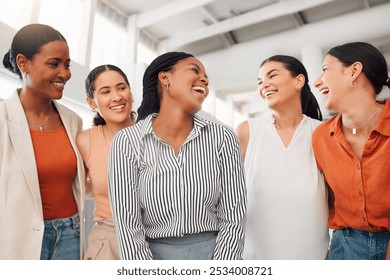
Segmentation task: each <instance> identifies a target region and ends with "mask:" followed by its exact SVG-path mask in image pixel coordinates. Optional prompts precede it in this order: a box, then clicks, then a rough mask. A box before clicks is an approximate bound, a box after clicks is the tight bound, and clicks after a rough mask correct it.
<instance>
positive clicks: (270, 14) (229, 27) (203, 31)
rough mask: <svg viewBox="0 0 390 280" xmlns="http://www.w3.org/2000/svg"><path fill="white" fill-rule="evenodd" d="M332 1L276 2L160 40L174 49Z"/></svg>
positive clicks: (293, 0) (302, 0)
mask: <svg viewBox="0 0 390 280" xmlns="http://www.w3.org/2000/svg"><path fill="white" fill-rule="evenodd" d="M333 1H335V0H312V1H307V0H291V1H283V2H278V3H275V4H272V5H269V6H266V7H263V8H260V9H257V10H254V11H251V12H248V13H245V14H242V15H239V16H236V17H233V18H229V19H226V20H223V21H220V22H218V23H215V24H213V25H210V26H206V27H202V28H198V29H195V30H189V31H187V32H185V33H180V34H177V35H175V36H172V37H170V38H168V39H166V40H163V41H161V45H163V46H165V47H166V48H167V49H168V50H169V49H175V48H178V47H180V46H183V45H186V44H189V43H192V42H196V41H199V40H202V39H205V38H208V37H212V36H215V35H219V34H221V33H227V32H229V31H233V30H236V29H239V28H242V27H245V26H248V25H251V24H255V23H260V22H264V21H267V20H270V19H273V18H277V17H281V16H285V15H289V14H293V13H297V12H300V11H303V10H306V9H309V8H313V7H316V6H319V5H322V4H325V3H329V2H333ZM191 2H196V1H191ZM196 3H197V2H196ZM160 13H161V11H160Z"/></svg>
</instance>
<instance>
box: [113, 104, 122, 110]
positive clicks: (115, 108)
mask: <svg viewBox="0 0 390 280" xmlns="http://www.w3.org/2000/svg"><path fill="white" fill-rule="evenodd" d="M123 108H125V105H118V106H114V107H111V110H120V109H123Z"/></svg>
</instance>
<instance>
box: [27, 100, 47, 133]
mask: <svg viewBox="0 0 390 280" xmlns="http://www.w3.org/2000/svg"><path fill="white" fill-rule="evenodd" d="M52 111H53V106H52V105H50V112H49V115H48V116H47V119H46V120H45V121H44V122H43V123H42V124H37V123H33V122H32V121H30V120H29V119H28V118H27V116H26V119H27V121H28V122H29V123H31V124H33V125H35V126H37V127H38V128H39V130H40V131H43V126H44V125H45V124H46V123H47V121H48V120H49V119H50V116H51V112H52Z"/></svg>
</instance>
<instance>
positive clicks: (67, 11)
mask: <svg viewBox="0 0 390 280" xmlns="http://www.w3.org/2000/svg"><path fill="white" fill-rule="evenodd" d="M9 2H12V1H9ZM84 5H87V1H82V0H68V1H63V0H41V4H40V10H39V22H40V23H43V24H47V25H50V26H52V27H54V28H55V29H57V30H58V31H59V32H60V33H61V34H62V35H64V37H65V39H66V41H67V42H68V45H69V49H70V57H71V59H72V60H73V61H77V62H78V63H80V64H84V63H85V62H84V61H83V59H84V58H83V55H82V53H83V51H84V49H83V48H84V46H85V44H83V43H84V42H83V40H84V41H86V40H87V38H83V36H84V35H83V28H82V27H83V24H84V17H85V15H84V13H85V12H84V11H85V7H84ZM84 37H85V36H84Z"/></svg>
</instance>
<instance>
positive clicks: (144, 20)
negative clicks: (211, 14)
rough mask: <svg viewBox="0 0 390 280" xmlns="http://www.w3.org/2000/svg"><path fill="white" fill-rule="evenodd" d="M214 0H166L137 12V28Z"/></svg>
mask: <svg viewBox="0 0 390 280" xmlns="http://www.w3.org/2000/svg"><path fill="white" fill-rule="evenodd" d="M214 1H216V0H196V1H188V0H176V1H171V2H168V3H167V4H163V5H160V6H158V7H156V8H154V9H153V10H149V11H147V12H144V13H140V14H138V15H137V23H136V24H137V28H144V27H147V26H150V25H152V24H155V23H157V22H159V21H162V20H164V19H167V18H170V17H173V16H175V15H178V14H181V13H184V12H186V11H189V10H192V9H195V8H197V7H201V6H205V5H207V4H210V3H212V2H214Z"/></svg>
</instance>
